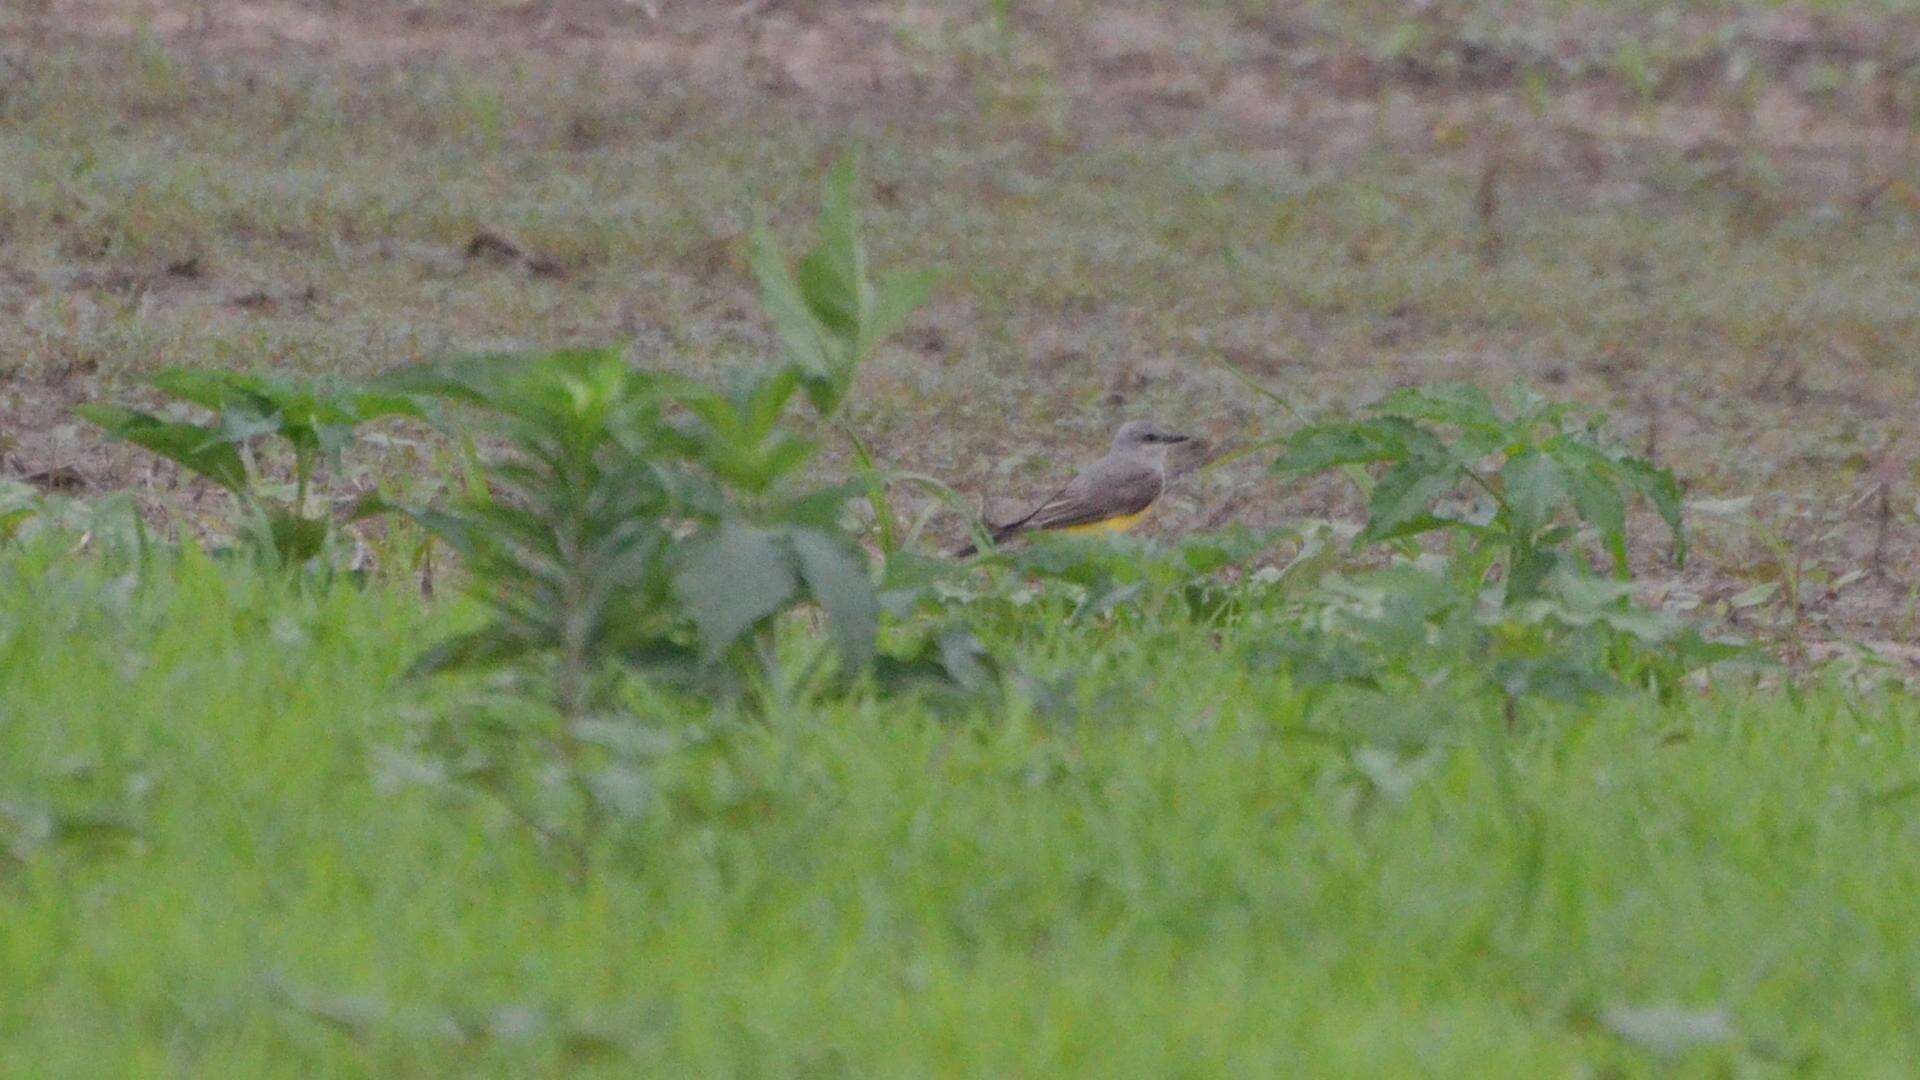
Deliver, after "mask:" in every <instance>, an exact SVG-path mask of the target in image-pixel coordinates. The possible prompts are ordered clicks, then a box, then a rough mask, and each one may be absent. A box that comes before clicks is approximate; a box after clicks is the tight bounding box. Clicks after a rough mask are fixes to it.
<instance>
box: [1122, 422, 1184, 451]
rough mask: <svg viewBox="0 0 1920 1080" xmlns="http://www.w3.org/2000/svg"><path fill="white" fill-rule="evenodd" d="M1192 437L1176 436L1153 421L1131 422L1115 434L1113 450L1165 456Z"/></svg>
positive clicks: (1123, 425)
mask: <svg viewBox="0 0 1920 1080" xmlns="http://www.w3.org/2000/svg"><path fill="white" fill-rule="evenodd" d="M1192 437H1193V436H1191V435H1179V434H1175V433H1174V432H1172V431H1169V430H1167V429H1166V428H1163V427H1161V426H1160V425H1159V424H1156V423H1154V422H1153V421H1151V420H1129V421H1127V422H1126V423H1124V424H1121V425H1120V430H1119V431H1117V432H1115V433H1114V436H1113V448H1114V450H1116V451H1121V450H1158V451H1160V452H1161V453H1163V454H1164V453H1165V452H1166V449H1167V447H1169V446H1172V445H1173V444H1175V443H1183V442H1186V441H1187V440H1188V439H1190V438H1192Z"/></svg>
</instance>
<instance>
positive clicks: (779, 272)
mask: <svg viewBox="0 0 1920 1080" xmlns="http://www.w3.org/2000/svg"><path fill="white" fill-rule="evenodd" d="M859 189H860V180H859V166H858V162H857V160H856V159H855V158H854V157H853V156H852V155H849V156H847V157H845V158H842V159H841V160H840V162H839V163H838V164H836V165H835V166H834V167H833V169H832V170H831V171H829V172H828V173H827V178H826V183H825V187H824V192H823V195H822V198H821V204H820V217H819V220H818V222H817V224H816V228H815V231H816V233H817V234H818V235H817V238H816V240H815V242H814V245H813V246H812V247H811V248H809V249H808V250H807V252H806V253H805V254H804V255H802V256H801V257H800V259H799V261H798V262H797V263H794V264H793V265H791V266H790V265H789V264H788V261H787V258H786V256H785V254H784V253H783V252H782V251H781V249H780V244H779V242H778V241H777V240H775V239H774V236H773V233H772V232H771V231H770V230H768V229H767V228H766V227H765V226H761V227H759V228H757V229H755V230H754V232H753V234H752V236H751V238H750V242H749V246H748V252H747V257H748V261H749V263H750V264H751V265H752V267H753V274H754V277H755V278H756V279H757V280H758V281H759V283H760V303H761V306H762V307H764V308H765V309H766V312H767V316H768V317H769V318H770V319H772V320H773V327H774V330H775V331H776V332H777V333H778V334H779V336H780V342H781V345H782V346H783V347H784V349H785V351H786V356H787V360H788V362H789V363H791V364H792V365H793V366H794V367H795V368H796V369H797V370H798V371H799V373H800V377H801V380H802V383H803V384H804V386H805V388H806V391H807V395H808V396H809V397H810V398H812V399H813V403H814V405H815V406H816V407H817V408H818V409H819V410H820V412H821V414H822V415H824V416H828V417H832V416H834V415H836V414H837V413H838V411H839V409H840V406H841V405H842V403H844V402H845V400H846V397H847V392H848V390H849V389H850V388H851V386H852V383H853V376H854V373H855V372H856V371H857V370H858V369H859V366H860V364H861V362H862V361H864V360H866V359H867V358H868V357H869V356H871V355H873V350H874V349H875V347H877V346H878V345H879V344H880V342H881V341H882V340H884V339H885V338H886V337H888V336H889V335H891V334H892V333H894V332H895V331H897V330H899V329H900V328H901V327H902V326H904V325H905V324H906V321H907V319H908V318H909V317H910V316H912V314H913V313H914V311H915V310H916V309H918V308H919V307H920V306H921V305H922V304H924V303H926V301H927V298H928V297H929V296H931V295H932V293H933V287H934V285H935V284H937V283H938V281H939V279H940V271H939V270H938V269H934V268H917V269H909V270H895V271H891V272H888V273H885V274H882V275H880V276H878V277H875V276H873V274H872V273H871V272H870V270H869V268H868V260H867V245H866V231H865V225H864V222H863V219H862V215H861V212H860V200H859Z"/></svg>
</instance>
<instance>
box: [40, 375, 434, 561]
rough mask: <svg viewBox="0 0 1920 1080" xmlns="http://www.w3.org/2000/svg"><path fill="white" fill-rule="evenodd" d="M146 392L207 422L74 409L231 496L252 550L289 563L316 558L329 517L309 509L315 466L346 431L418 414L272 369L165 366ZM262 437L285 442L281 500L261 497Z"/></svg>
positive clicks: (404, 405) (339, 445)
mask: <svg viewBox="0 0 1920 1080" xmlns="http://www.w3.org/2000/svg"><path fill="white" fill-rule="evenodd" d="M152 383H153V385H154V387H155V388H157V389H159V390H160V391H161V392H163V393H165V394H167V395H168V396H170V397H172V398H174V399H176V400H178V401H181V402H184V403H186V404H188V405H192V406H197V407H198V408H200V409H202V410H204V411H205V412H207V413H210V414H211V415H212V420H211V421H208V422H198V423H196V422H192V421H187V420H175V419H166V418H163V417H159V416H154V415H152V414H150V413H145V412H141V411H139V410H136V409H129V408H126V407H123V406H119V405H103V404H94V405H82V406H79V407H78V408H76V409H75V410H74V411H75V412H76V413H77V414H78V415H79V416H80V417H81V418H83V419H85V420H87V421H89V422H91V423H93V424H95V425H97V426H99V427H100V428H101V429H102V430H104V431H106V432H107V433H108V434H110V435H112V436H114V437H115V438H118V439H122V440H124V441H126V442H130V443H132V444H134V445H135V446H138V447H141V448H142V449H145V450H148V451H150V452H152V453H155V454H158V455H159V456H161V457H164V458H166V459H167V460H169V461H172V462H174V463H175V464H177V465H179V466H180V467H182V468H184V469H186V470H188V471H189V472H192V473H194V474H196V475H199V476H202V477H205V478H206V479H208V480H211V481H213V482H214V483H216V484H218V485H220V486H221V487H223V488H225V489H227V490H228V491H230V492H232V493H233V494H234V496H236V497H237V498H238V499H239V500H240V502H241V505H242V508H243V510H244V512H245V520H246V522H247V526H248V527H247V529H246V531H245V533H244V535H246V536H248V537H250V538H251V539H252V540H253V542H254V544H255V546H256V549H257V550H258V551H259V552H261V553H263V554H270V555H272V556H273V557H274V558H275V559H276V560H278V561H279V563H280V564H282V565H286V566H298V565H301V564H304V563H306V562H308V561H309V560H311V559H313V558H314V557H315V556H317V555H319V554H320V553H321V551H322V550H324V548H325V547H326V541H327V538H328V536H329V535H330V533H331V530H332V519H331V516H330V515H328V514H326V513H324V512H321V513H318V514H315V513H312V512H310V511H309V508H308V505H307V503H308V499H307V495H308V491H309V488H310V486H311V484H312V482H313V480H314V478H315V472H316V470H317V469H318V468H319V467H320V466H321V465H331V466H333V467H336V468H337V467H338V466H339V464H340V454H341V451H343V450H344V449H346V447H347V446H348V445H349V444H351V443H352V441H353V437H354V429H355V428H356V427H357V426H358V425H359V424H361V423H364V422H366V421H369V420H373V419H376V418H379V417H383V416H418V415H419V411H418V409H417V408H416V407H415V406H414V404H413V403H412V402H411V401H409V400H407V399H406V398H404V397H400V396H396V395H392V394H386V393H383V392H380V391H375V390H369V389H366V388H359V387H351V386H346V385H342V384H337V383H333V382H330V381H321V380H301V379H293V378H290V377H287V376H282V375H277V374H260V375H246V374H241V373H238V372H232V371H207V370H197V369H188V368H173V369H168V370H165V371H161V372H159V373H158V374H156V375H154V376H153V379H152ZM270 438H277V439H279V440H280V441H281V442H283V443H285V444H286V447H287V450H288V456H289V457H290V458H291V467H292V472H293V493H292V497H291V498H276V497H273V496H270V495H268V494H267V493H266V490H265V483H264V479H265V478H264V477H263V475H262V472H261V467H260V462H259V452H260V448H261V445H262V444H263V443H264V442H265V441H266V440H268V439H270Z"/></svg>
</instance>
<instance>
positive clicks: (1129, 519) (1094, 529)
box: [1060, 510, 1147, 533]
mask: <svg viewBox="0 0 1920 1080" xmlns="http://www.w3.org/2000/svg"><path fill="white" fill-rule="evenodd" d="M1146 516H1147V512H1146V511H1145V510H1142V511H1140V512H1139V513H1137V514H1122V515H1121V516H1119V517H1110V518H1108V519H1106V520H1105V521H1095V522H1092V523H1091V524H1087V525H1069V526H1067V527H1066V528H1064V529H1061V530H1060V531H1061V532H1063V533H1123V532H1126V531H1127V530H1128V529H1131V528H1133V527H1134V526H1135V525H1138V524H1140V519H1141V518H1144V517H1146Z"/></svg>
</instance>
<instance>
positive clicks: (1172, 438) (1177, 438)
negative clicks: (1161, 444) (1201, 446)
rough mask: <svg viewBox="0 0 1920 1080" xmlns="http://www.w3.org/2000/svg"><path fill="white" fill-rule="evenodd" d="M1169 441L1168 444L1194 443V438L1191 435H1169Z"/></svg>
mask: <svg viewBox="0 0 1920 1080" xmlns="http://www.w3.org/2000/svg"><path fill="white" fill-rule="evenodd" d="M1167 441H1168V442H1170V443H1183V442H1192V441H1193V436H1191V435H1169V436H1167Z"/></svg>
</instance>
